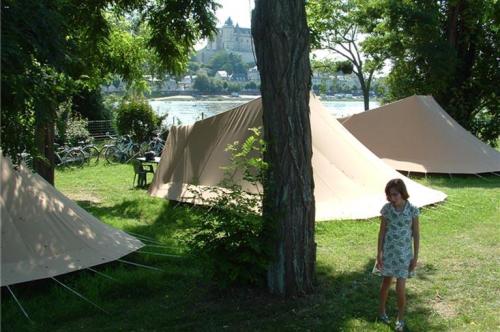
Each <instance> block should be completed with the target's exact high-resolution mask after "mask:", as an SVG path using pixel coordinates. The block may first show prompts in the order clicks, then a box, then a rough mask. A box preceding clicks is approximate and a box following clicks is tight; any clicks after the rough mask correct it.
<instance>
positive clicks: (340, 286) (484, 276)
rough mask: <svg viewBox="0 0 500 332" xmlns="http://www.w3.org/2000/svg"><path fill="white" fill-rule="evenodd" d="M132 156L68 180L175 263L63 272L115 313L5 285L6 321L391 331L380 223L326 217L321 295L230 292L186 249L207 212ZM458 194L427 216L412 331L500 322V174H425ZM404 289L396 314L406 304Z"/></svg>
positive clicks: (63, 185) (87, 326)
mask: <svg viewBox="0 0 500 332" xmlns="http://www.w3.org/2000/svg"><path fill="white" fill-rule="evenodd" d="M132 177H133V172H132V168H131V166H128V165H117V166H105V165H100V166H97V167H87V168H83V169H80V170H66V171H62V172H57V174H56V186H57V187H58V188H59V189H60V190H61V191H62V192H64V193H65V194H66V195H68V196H69V197H71V198H73V199H74V200H76V201H77V202H78V203H79V204H80V205H81V206H83V207H84V208H85V209H87V210H88V211H90V212H91V213H92V214H94V215H95V216H97V217H98V218H100V219H101V220H102V221H104V222H106V223H108V224H111V225H113V226H115V227H118V228H122V229H125V230H127V231H130V232H134V233H140V234H143V235H146V236H148V237H151V238H155V239H156V240H157V241H160V242H162V243H163V244H164V245H165V246H168V247H169V248H166V249H165V248H163V249H162V248H156V247H147V248H146V249H143V251H155V252H162V253H172V254H178V255H180V256H181V257H164V256H153V255H148V254H141V253H134V254H131V255H130V256H129V257H127V259H128V260H131V261H135V262H139V263H143V264H148V265H152V266H155V267H159V268H161V269H163V270H164V272H157V271H151V270H147V269H143V268H138V267H133V266H129V265H124V264H122V263H119V262H115V263H111V264H106V265H103V266H100V267H98V269H99V270H100V271H102V272H104V273H106V274H107V275H109V276H112V277H113V278H115V279H117V280H118V281H111V280H108V279H106V278H103V277H101V276H98V275H95V274H94V273H93V272H90V271H83V272H78V273H72V274H69V275H65V276H61V277H59V280H62V281H64V282H65V283H66V284H67V285H69V286H71V287H72V288H74V289H76V290H78V291H79V292H81V293H82V294H84V295H85V296H86V297H88V298H90V299H91V300H92V301H94V302H95V303H97V304H98V305H99V306H101V307H103V308H104V309H105V310H106V311H108V312H109V314H104V313H102V312H100V311H99V310H97V309H95V308H94V307H92V306H91V305H89V304H88V303H86V302H84V301H82V300H81V299H79V298H77V297H76V296H74V295H73V294H71V293H70V292H68V291H67V290H65V289H63V288H62V287H61V286H58V285H57V284H55V283H54V282H53V281H51V280H42V281H37V282H32V283H27V284H21V285H15V286H14V287H13V289H14V292H15V293H16V295H17V296H18V297H19V299H20V300H21V302H22V303H23V305H24V307H25V308H26V309H27V311H28V312H29V313H30V315H31V317H32V319H33V321H34V322H35V323H33V324H32V323H29V322H28V321H27V320H26V319H25V318H24V316H22V313H21V311H20V310H19V309H18V308H17V306H16V305H15V303H14V301H13V299H12V297H11V296H10V295H9V294H8V293H7V292H6V290H5V289H3V290H2V304H1V314H2V316H1V318H2V320H1V328H2V330H4V331H75V330H85V331H96V330H99V331H167V330H168V331H174V330H190V331H220V330H227V331H235V330H238V331H274V330H286V331H302V330H305V331H307V330H309V331H335V330H338V331H390V330H391V329H390V328H389V327H387V326H385V325H382V324H380V323H378V322H375V320H374V318H375V317H376V311H377V303H378V300H377V292H378V286H379V282H380V280H379V279H378V278H377V277H374V276H372V275H371V274H370V271H371V268H372V267H373V264H374V257H375V251H376V237H377V232H378V221H377V220H376V219H371V220H368V221H340V222H339V221H336V222H321V223H317V228H316V241H317V243H318V257H317V281H316V288H315V292H314V294H312V295H309V296H306V297H303V298H297V299H291V300H283V299H280V298H277V297H272V296H269V295H267V294H266V293H265V291H259V290H256V289H231V290H226V291H220V290H218V289H217V288H216V287H215V285H214V284H213V283H212V282H211V281H210V280H208V279H207V278H206V276H205V275H204V273H203V271H202V270H201V267H200V266H201V264H200V262H199V261H198V260H197V259H196V258H194V257H189V256H187V255H185V252H186V248H185V247H184V245H183V242H182V238H183V236H184V235H185V234H186V230H187V229H188V228H189V227H190V226H191V225H193V223H196V218H198V217H197V215H198V214H196V213H193V210H192V208H191V207H189V206H188V205H179V204H173V203H172V204H169V203H168V202H166V201H165V200H162V199H157V198H151V197H149V196H148V195H147V193H146V191H145V190H139V189H133V188H132ZM417 180H418V181H419V182H421V183H423V184H425V185H428V186H431V187H433V188H436V189H438V190H442V191H444V192H446V193H447V194H448V200H447V201H446V203H444V204H440V205H437V206H435V207H432V208H425V209H423V211H422V215H421V253H420V262H419V264H420V265H419V267H418V272H419V273H418V277H417V278H415V279H410V280H409V281H408V283H407V284H408V291H407V292H408V310H407V324H408V327H409V330H410V331H493V330H498V329H500V319H499V316H498V312H500V287H499V286H498V281H499V280H500V268H499V267H500V264H499V263H500V262H499V260H500V246H499V243H498V240H499V239H500V231H499V227H498V226H499V222H500V206H499V205H500V204H499V202H500V177H497V176H487V177H485V178H484V179H481V178H477V177H453V178H451V179H450V178H449V177H441V176H433V177H427V179H424V178H419V179H417ZM394 295H395V294H394V291H391V293H390V302H389V307H388V312H389V314H390V316H392V317H394V315H395V313H396V305H395V297H394Z"/></svg>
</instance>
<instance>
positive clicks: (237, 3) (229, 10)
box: [195, 0, 388, 75]
mask: <svg viewBox="0 0 500 332" xmlns="http://www.w3.org/2000/svg"><path fill="white" fill-rule="evenodd" d="M218 3H219V4H220V5H221V7H220V8H219V9H218V10H217V12H216V13H215V15H216V16H217V20H218V24H217V27H221V26H222V25H224V22H225V21H226V20H227V18H228V17H231V19H232V20H233V24H234V25H236V23H238V24H239V26H240V27H242V28H250V25H251V15H252V14H251V12H252V9H253V8H254V6H255V3H254V0H218ZM206 44H207V41H206V40H203V41H200V42H199V43H198V44H197V45H196V46H195V49H197V50H199V49H201V48H203V47H205V45H206ZM313 54H314V55H315V56H316V57H317V58H319V59H322V58H330V59H332V58H333V59H337V60H341V59H343V58H342V57H340V56H338V55H336V54H334V53H332V52H329V51H318V50H316V51H313ZM387 69H388V67H387V65H386V66H385V70H384V71H383V74H384V75H385V74H387V73H385V71H386V70H387Z"/></svg>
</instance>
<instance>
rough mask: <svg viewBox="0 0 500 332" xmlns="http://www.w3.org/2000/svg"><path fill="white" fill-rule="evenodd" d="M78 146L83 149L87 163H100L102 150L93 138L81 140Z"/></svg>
mask: <svg viewBox="0 0 500 332" xmlns="http://www.w3.org/2000/svg"><path fill="white" fill-rule="evenodd" d="M76 147H77V148H80V149H81V150H82V152H83V154H84V156H85V161H86V162H87V164H89V165H97V163H99V157H100V155H101V151H100V150H99V149H98V148H97V146H96V145H95V144H93V143H92V140H87V141H80V142H78V145H77V146H76Z"/></svg>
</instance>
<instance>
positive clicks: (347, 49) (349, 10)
mask: <svg viewBox="0 0 500 332" xmlns="http://www.w3.org/2000/svg"><path fill="white" fill-rule="evenodd" d="M364 2H366V1H359V0H348V1H329V0H311V1H308V2H307V16H308V24H309V28H310V30H311V44H312V47H314V48H317V49H325V50H329V51H332V52H334V53H336V54H337V55H339V56H341V57H343V58H344V59H345V60H347V62H348V63H346V62H345V61H331V60H325V61H322V62H321V63H318V62H316V66H315V67H320V68H323V70H325V69H326V70H329V71H330V72H336V71H338V70H339V69H341V70H342V71H343V72H344V73H349V72H353V73H354V74H355V75H356V77H357V78H358V80H359V83H360V85H361V90H362V91H363V98H364V104H365V110H368V109H369V91H370V88H371V83H372V79H373V75H374V74H375V72H376V71H378V70H381V69H382V67H383V65H384V61H385V59H386V55H385V54H384V52H381V50H380V49H379V48H374V47H372V44H371V40H363V38H362V37H363V36H364V34H365V33H366V31H367V29H368V28H369V25H370V24H371V22H369V20H367V19H366V15H365V13H364V12H363V11H362V9H363V3H364Z"/></svg>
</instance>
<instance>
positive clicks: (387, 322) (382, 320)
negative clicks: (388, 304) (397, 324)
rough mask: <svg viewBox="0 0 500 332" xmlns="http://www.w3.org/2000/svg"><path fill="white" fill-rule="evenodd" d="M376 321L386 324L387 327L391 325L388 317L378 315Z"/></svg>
mask: <svg viewBox="0 0 500 332" xmlns="http://www.w3.org/2000/svg"><path fill="white" fill-rule="evenodd" d="M378 320H379V321H381V322H382V323H384V324H387V325H389V324H390V323H391V320H390V319H389V317H388V316H387V315H386V314H383V315H379V316H378Z"/></svg>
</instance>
